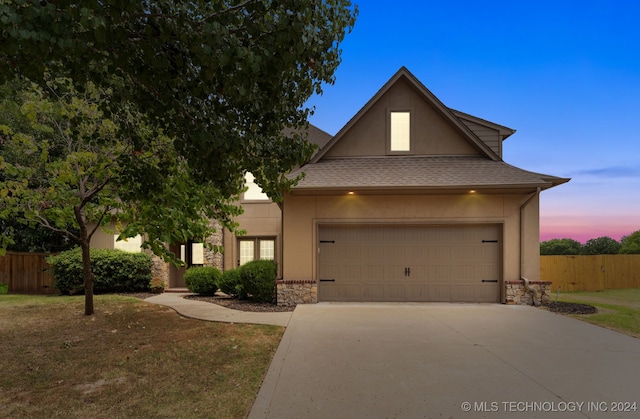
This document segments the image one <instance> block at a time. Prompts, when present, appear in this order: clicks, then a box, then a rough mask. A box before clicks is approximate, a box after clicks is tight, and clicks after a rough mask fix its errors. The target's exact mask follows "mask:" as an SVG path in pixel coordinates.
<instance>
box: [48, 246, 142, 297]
mask: <svg viewBox="0 0 640 419" xmlns="http://www.w3.org/2000/svg"><path fill="white" fill-rule="evenodd" d="M47 263H49V265H51V274H52V275H53V285H54V286H55V287H56V288H57V289H58V290H59V291H60V293H62V294H70V295H72V294H81V293H83V292H84V276H83V272H82V253H81V250H80V249H79V248H77V249H73V250H68V251H66V252H62V253H60V254H59V255H56V256H51V257H49V258H47ZM91 269H92V271H93V276H94V279H93V292H94V293H95V294H104V293H108V292H145V291H149V284H150V281H151V256H149V255H147V254H146V253H128V252H123V251H122V250H115V249H91Z"/></svg>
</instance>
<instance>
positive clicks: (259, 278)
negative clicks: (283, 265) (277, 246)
mask: <svg viewBox="0 0 640 419" xmlns="http://www.w3.org/2000/svg"><path fill="white" fill-rule="evenodd" d="M277 275H278V268H277V265H276V263H275V262H274V261H272V260H254V261H252V262H248V263H246V264H244V265H242V266H241V267H240V284H241V285H242V291H243V292H245V293H246V294H248V295H250V296H252V297H253V299H254V300H255V301H257V302H261V303H272V302H273V301H274V299H275V289H276V276H277Z"/></svg>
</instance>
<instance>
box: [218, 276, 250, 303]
mask: <svg viewBox="0 0 640 419" xmlns="http://www.w3.org/2000/svg"><path fill="white" fill-rule="evenodd" d="M218 286H219V287H220V291H222V292H224V293H225V294H227V295H230V296H232V297H237V298H240V299H243V298H247V295H246V293H245V292H244V291H243V290H242V284H241V283H240V270H239V269H227V270H226V271H224V272H223V273H222V277H221V278H220V281H219V282H218Z"/></svg>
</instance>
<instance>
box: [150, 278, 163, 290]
mask: <svg viewBox="0 0 640 419" xmlns="http://www.w3.org/2000/svg"><path fill="white" fill-rule="evenodd" d="M149 291H151V292H152V293H154V294H162V293H163V292H164V281H163V280H162V279H160V278H157V277H154V278H151V282H150V283H149Z"/></svg>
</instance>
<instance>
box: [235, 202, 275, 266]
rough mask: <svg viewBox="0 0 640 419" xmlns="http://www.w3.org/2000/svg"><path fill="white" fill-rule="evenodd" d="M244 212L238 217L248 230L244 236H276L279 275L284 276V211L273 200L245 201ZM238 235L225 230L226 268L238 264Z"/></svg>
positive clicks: (242, 226)
mask: <svg viewBox="0 0 640 419" xmlns="http://www.w3.org/2000/svg"><path fill="white" fill-rule="evenodd" d="M242 207H243V209H244V213H243V214H242V215H240V216H238V217H237V218H236V221H237V222H239V223H240V228H241V229H243V230H245V231H246V234H245V236H244V237H251V238H253V237H275V239H276V249H275V253H276V254H275V257H276V262H277V263H278V276H279V277H280V276H282V211H281V210H280V207H279V206H278V204H274V203H272V202H264V203H243V204H242ZM238 259H239V257H238V244H237V237H236V236H235V235H233V234H232V233H231V232H230V231H228V230H225V232H224V269H233V268H236V267H237V266H238Z"/></svg>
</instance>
